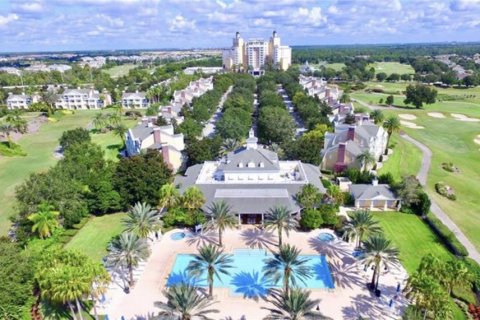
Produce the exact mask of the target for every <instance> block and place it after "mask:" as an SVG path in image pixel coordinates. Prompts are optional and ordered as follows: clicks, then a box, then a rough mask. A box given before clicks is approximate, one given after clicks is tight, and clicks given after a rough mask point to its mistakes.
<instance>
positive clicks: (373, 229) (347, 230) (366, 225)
mask: <svg viewBox="0 0 480 320" xmlns="http://www.w3.org/2000/svg"><path fill="white" fill-rule="evenodd" d="M343 231H344V234H343V236H344V238H346V239H356V242H357V243H356V247H357V248H360V245H361V243H362V239H363V237H364V236H369V235H372V234H378V233H381V232H382V228H381V227H380V226H379V225H378V221H376V220H374V219H373V216H372V214H371V213H370V212H369V211H368V210H356V211H354V212H353V213H352V214H351V215H350V221H348V223H347V225H346V226H345V227H344V229H343Z"/></svg>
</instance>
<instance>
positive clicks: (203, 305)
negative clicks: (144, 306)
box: [155, 284, 219, 320]
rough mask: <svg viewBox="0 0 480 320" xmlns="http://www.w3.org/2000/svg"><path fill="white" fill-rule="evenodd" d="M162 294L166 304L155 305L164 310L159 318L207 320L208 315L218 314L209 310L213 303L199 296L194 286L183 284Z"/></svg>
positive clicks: (214, 310)
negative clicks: (196, 319) (172, 317)
mask: <svg viewBox="0 0 480 320" xmlns="http://www.w3.org/2000/svg"><path fill="white" fill-rule="evenodd" d="M163 294H164V296H165V297H166V298H167V303H163V302H157V303H155V306H156V307H159V308H161V309H163V310H164V311H163V312H161V313H160V314H159V316H175V317H178V319H181V320H191V319H193V318H198V319H204V320H208V319H210V318H208V316H207V315H208V314H209V313H219V311H218V310H216V309H211V308H210V307H211V306H212V305H213V304H214V303H215V302H213V301H211V300H210V299H208V298H207V297H206V296H204V295H201V294H199V293H198V289H197V288H195V287H194V286H191V285H185V284H181V285H176V286H172V287H170V288H168V289H166V290H164V291H163ZM160 319H164V318H162V317H160V318H159V320H160Z"/></svg>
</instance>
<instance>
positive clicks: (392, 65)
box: [367, 62, 415, 75]
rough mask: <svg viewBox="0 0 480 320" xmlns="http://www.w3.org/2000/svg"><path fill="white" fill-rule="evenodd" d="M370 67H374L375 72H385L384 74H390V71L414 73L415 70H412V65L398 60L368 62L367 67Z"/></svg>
mask: <svg viewBox="0 0 480 320" xmlns="http://www.w3.org/2000/svg"><path fill="white" fill-rule="evenodd" d="M371 67H374V68H375V73H380V72H385V73H386V74H388V75H390V74H392V73H398V74H405V73H408V74H414V73H415V70H413V68H412V66H411V65H409V64H403V63H398V62H375V63H372V64H369V65H368V66H367V69H370V68H371Z"/></svg>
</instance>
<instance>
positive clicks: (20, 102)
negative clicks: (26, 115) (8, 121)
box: [7, 93, 39, 110]
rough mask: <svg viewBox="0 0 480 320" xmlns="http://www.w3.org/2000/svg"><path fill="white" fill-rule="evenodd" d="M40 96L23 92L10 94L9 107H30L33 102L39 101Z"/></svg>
mask: <svg viewBox="0 0 480 320" xmlns="http://www.w3.org/2000/svg"><path fill="white" fill-rule="evenodd" d="M38 101H39V97H38V96H37V95H26V94H25V93H22V94H12V93H9V94H8V98H7V108H8V109H11V110H13V109H28V108H29V107H30V105H31V104H32V103H35V102H38Z"/></svg>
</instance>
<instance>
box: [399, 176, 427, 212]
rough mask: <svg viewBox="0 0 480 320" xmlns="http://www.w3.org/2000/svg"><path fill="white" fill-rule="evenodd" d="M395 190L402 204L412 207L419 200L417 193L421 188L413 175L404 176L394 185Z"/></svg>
mask: <svg viewBox="0 0 480 320" xmlns="http://www.w3.org/2000/svg"><path fill="white" fill-rule="evenodd" d="M395 192H396V194H397V196H399V197H400V198H401V199H402V204H403V205H404V206H406V207H412V206H413V205H415V204H417V203H418V202H419V200H420V198H419V195H420V194H421V193H422V192H423V190H422V186H421V185H420V182H419V181H418V179H417V178H416V177H415V176H406V177H404V178H403V179H402V181H401V182H400V183H399V184H397V185H396V186H395Z"/></svg>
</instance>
